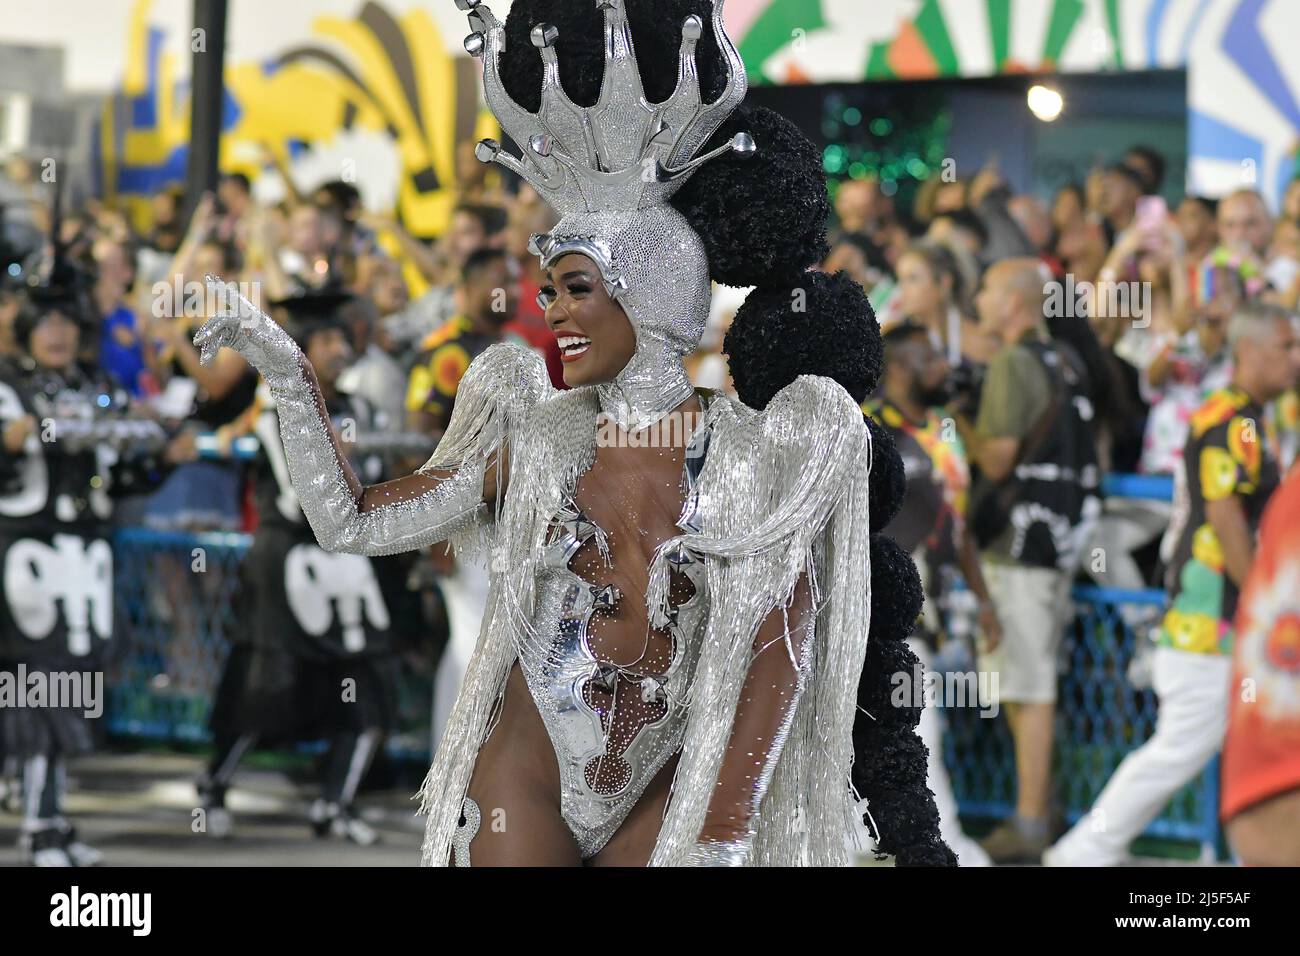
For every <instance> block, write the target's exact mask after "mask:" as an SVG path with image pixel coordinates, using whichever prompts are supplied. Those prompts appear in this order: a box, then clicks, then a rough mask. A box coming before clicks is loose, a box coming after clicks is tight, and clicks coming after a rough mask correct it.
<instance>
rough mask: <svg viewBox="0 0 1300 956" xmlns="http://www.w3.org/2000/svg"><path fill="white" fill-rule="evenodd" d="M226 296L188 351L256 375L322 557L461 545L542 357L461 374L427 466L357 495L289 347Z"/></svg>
mask: <svg viewBox="0 0 1300 956" xmlns="http://www.w3.org/2000/svg"><path fill="white" fill-rule="evenodd" d="M227 296H228V303H229V305H228V307H227V308H223V309H221V310H219V311H220V312H221V314H219V315H218V316H216V317H214V318H213V319H211V320H209V321H208V323H206V324H205V325H204V326H203V328H202V329H200V330H199V332H198V334H197V335H196V336H195V339H194V343H195V345H196V346H197V347H199V348H200V349H201V357H202V360H203V361H204V362H205V363H206V362H208V361H211V359H212V357H213V356H214V355H215V352H216V350H217V349H218V348H220V347H222V346H226V347H229V348H233V349H235V350H236V351H238V352H239V353H240V354H241V355H243V356H244V357H245V358H246V359H247V360H248V361H249V362H250V363H251V364H252V365H253V366H254V367H256V368H257V370H258V371H259V372H261V373H262V377H263V379H264V380H265V382H266V385H267V387H268V388H269V389H270V391H271V394H272V396H273V397H274V399H275V403H276V411H277V413H278V415H279V420H280V435H281V438H282V439H283V441H284V449H285V455H286V458H287V460H288V467H289V477H290V480H291V481H292V483H293V487H294V490H295V491H296V492H297V495H298V500H299V504H300V505H301V507H302V511H303V514H304V515H305V516H306V518H307V521H308V522H309V523H310V525H311V528H312V531H313V532H315V534H316V538H317V540H318V541H319V543H320V546H321V547H322V548H324V549H325V550H327V551H344V552H350V553H354V554H365V555H381V554H396V553H398V552H402V551H411V550H415V549H417V548H422V547H425V546H427V545H430V544H436V543H437V542H440V541H445V540H448V539H453V538H457V537H459V536H465V535H467V533H468V532H471V531H473V530H474V529H475V528H476V527H477V526H479V525H481V524H483V523H486V522H487V521H488V520H489V518H490V515H489V511H488V508H487V506H486V505H485V504H484V502H483V479H484V475H485V472H486V469H487V466H488V459H489V457H491V456H493V455H494V453H496V452H499V451H502V450H503V446H504V439H505V436H506V435H507V433H508V431H509V427H510V426H511V425H512V424H515V423H517V422H518V420H519V419H520V418H522V416H523V414H524V413H525V412H526V410H527V408H528V407H530V406H531V404H534V403H535V402H536V401H537V400H539V399H540V398H541V396H542V394H543V392H544V390H545V389H549V388H550V385H549V382H548V381H547V380H546V379H545V367H544V365H543V364H542V362H541V359H540V357H538V356H536V355H535V354H533V353H531V352H528V351H527V350H524V349H521V348H518V347H514V346H502V345H498V346H494V347H492V348H489V349H488V350H487V351H485V352H484V353H483V354H482V355H480V356H479V357H478V358H477V359H476V360H475V361H474V362H473V363H472V364H471V365H470V368H469V370H468V371H467V372H466V373H465V376H464V378H463V380H462V382H461V387H460V391H459V392H458V395H457V401H456V406H455V410H454V412H453V414H452V419H451V423H450V426H449V427H448V429H447V432H446V434H445V435H444V436H443V439H442V441H441V442H440V443H439V445H438V448H437V450H435V452H434V455H433V457H432V458H431V459H430V460H429V462H428V463H427V464H426V465H425V466H424V467H423V468H421V469H420V470H419V471H418V472H416V473H415V474H413V475H409V476H407V477H405V478H399V479H397V480H396V481H390V482H386V483H384V484H381V485H374V486H371V487H369V488H363V487H362V486H361V483H360V482H359V481H358V479H357V477H356V475H355V474H354V473H353V471H352V468H351V466H350V465H349V464H348V461H347V456H346V455H345V454H344V453H343V449H342V446H341V445H340V443H339V439H338V436H337V435H336V434H335V432H334V429H333V426H332V425H331V424H330V420H329V415H328V414H327V412H326V409H325V402H324V399H323V397H322V396H321V391H320V386H319V384H318V383H317V381H316V374H315V372H314V371H313V370H312V368H311V366H310V364H308V362H307V359H306V357H305V356H304V355H303V354H302V351H301V350H300V349H299V348H298V346H297V343H295V342H294V341H293V339H292V338H291V337H290V336H289V335H288V334H287V333H286V332H285V331H284V330H283V329H282V328H280V326H279V325H277V324H276V322H275V321H274V320H273V319H271V318H270V317H269V316H267V315H266V314H265V313H263V312H261V311H260V310H258V309H257V308H256V307H254V306H253V305H252V304H251V303H249V302H248V300H247V299H244V298H243V297H242V296H238V295H234V296H230V294H229V293H227ZM521 353H522V354H521ZM529 359H531V360H532V361H531V363H530V362H529ZM530 365H531V366H532V367H531V368H530V367H529V366H530ZM539 376H540V378H539Z"/></svg>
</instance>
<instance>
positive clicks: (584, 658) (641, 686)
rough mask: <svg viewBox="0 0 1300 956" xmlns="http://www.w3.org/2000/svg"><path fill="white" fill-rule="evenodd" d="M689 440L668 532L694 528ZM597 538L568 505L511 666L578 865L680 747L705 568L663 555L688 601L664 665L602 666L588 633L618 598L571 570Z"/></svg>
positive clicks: (698, 454) (675, 610) (697, 451)
mask: <svg viewBox="0 0 1300 956" xmlns="http://www.w3.org/2000/svg"><path fill="white" fill-rule="evenodd" d="M708 435H709V433H708V431H707V429H702V430H701V431H699V432H697V433H696V435H695V436H694V438H693V440H692V441H691V443H690V445H689V447H688V448H687V451H686V461H685V465H684V468H683V470H684V473H685V485H686V501H685V504H684V506H683V509H682V514H681V517H680V518H679V519H678V522H677V526H678V527H679V528H680V529H682V530H683V531H691V530H698V525H697V524H696V518H695V516H696V512H697V509H698V501H697V491H696V487H695V480H696V477H697V476H698V475H699V472H700V469H701V468H702V466H703V461H704V454H705V451H706V450H707V447H708ZM602 535H603V532H602V530H601V529H600V528H599V527H597V525H596V524H595V523H594V522H593V521H592V520H591V519H590V518H589V517H588V516H587V515H585V514H583V513H582V512H581V511H580V510H578V509H577V508H576V507H568V508H565V509H564V510H562V511H561V513H560V514H558V515H557V516H556V517H555V519H554V521H553V522H552V533H551V536H550V541H549V543H548V545H547V548H546V553H545V556H544V559H543V561H542V562H541V564H540V566H539V569H538V580H537V604H536V606H535V612H534V615H533V620H532V622H531V624H532V627H531V628H530V632H531V635H532V637H531V638H530V639H528V640H525V641H524V642H523V643H522V646H521V647H520V648H519V664H520V669H521V670H522V672H523V675H524V679H525V680H526V682H527V684H528V687H529V690H530V692H531V693H532V696H533V700H534V702H535V704H536V706H537V710H538V712H539V713H540V715H541V717H542V721H543V723H544V724H545V725H546V729H547V732H548V734H549V735H550V738H551V743H552V745H553V746H554V748H555V756H556V762H557V764H558V766H559V771H560V811H561V815H562V816H563V818H564V820H565V823H566V824H567V825H568V826H569V829H570V830H571V831H572V833H573V835H574V838H575V839H576V840H577V842H578V846H579V849H580V851H581V854H582V856H583V858H584V859H585V858H587V857H590V856H592V855H594V854H595V853H597V852H598V851H599V850H600V849H601V848H602V847H603V846H604V845H605V843H606V842H607V841H608V840H609V838H610V837H611V836H613V834H614V833H615V831H617V830H618V828H619V826H620V825H621V824H622V823H623V821H624V819H626V817H627V815H628V814H629V813H630V812H631V810H632V808H633V807H634V806H635V805H636V803H637V800H638V799H639V798H640V797H641V794H642V793H643V792H644V791H645V789H646V787H647V786H648V784H649V783H650V781H651V780H653V779H654V777H655V775H656V774H657V773H658V772H659V770H660V769H661V768H662V767H663V766H664V764H665V763H667V762H668V760H669V759H671V758H672V756H673V755H674V754H675V753H677V751H678V750H679V749H680V748H681V742H682V733H683V730H684V728H685V724H686V719H685V718H686V708H685V704H684V701H683V696H684V695H683V692H684V689H685V687H686V685H687V684H688V683H689V681H690V677H691V674H692V673H693V672H694V669H695V664H696V660H697V659H698V656H699V649H700V646H699V645H700V640H699V634H698V631H699V627H700V624H701V623H702V621H703V620H704V618H705V610H706V602H707V596H706V594H705V591H704V573H703V572H704V567H703V565H702V564H701V563H700V562H699V560H698V559H696V558H695V557H694V556H692V555H691V554H690V553H689V552H687V551H685V550H684V549H682V550H680V552H679V553H676V554H674V555H672V556H670V560H671V561H672V563H673V566H674V569H675V570H676V571H678V572H680V573H681V574H682V575H683V576H684V577H685V578H686V580H688V581H689V582H690V584H691V585H692V586H693V588H694V594H693V595H692V596H691V597H690V598H689V599H688V600H686V601H684V602H683V603H681V604H678V605H675V606H673V607H672V609H671V612H670V615H669V623H668V626H667V628H666V631H667V633H668V635H669V637H670V638H671V652H670V654H669V659H668V661H667V665H666V666H664V667H659V666H654V667H636V666H630V667H629V666H622V665H617V664H614V663H612V662H610V661H608V660H603V659H601V657H600V655H599V653H598V652H597V651H594V650H593V647H592V642H591V640H590V636H591V635H590V632H591V627H592V623H593V619H594V618H595V616H596V615H599V614H602V613H606V612H608V611H610V610H612V609H613V608H614V606H615V605H616V604H617V602H618V601H619V600H620V599H622V597H623V596H622V595H621V594H620V593H619V591H618V589H617V588H616V587H614V586H612V585H605V586H603V587H602V586H598V585H596V584H593V583H591V582H590V581H587V580H586V579H584V578H583V577H581V576H580V575H579V574H577V573H575V572H574V571H573V570H572V569H571V568H570V561H571V560H572V559H573V557H574V556H575V555H576V554H577V553H578V551H579V550H580V549H581V548H582V546H583V545H584V544H585V543H587V542H588V541H591V540H592V539H597V541H599V540H600V539H601V538H602Z"/></svg>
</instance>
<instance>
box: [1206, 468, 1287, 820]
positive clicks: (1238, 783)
mask: <svg viewBox="0 0 1300 956" xmlns="http://www.w3.org/2000/svg"><path fill="white" fill-rule="evenodd" d="M1236 625H1237V626H1236V633H1237V641H1236V647H1235V649H1234V657H1233V679H1232V684H1231V686H1232V687H1233V688H1240V689H1241V690H1240V691H1239V692H1237V693H1233V694H1231V695H1230V697H1229V711H1228V735H1227V738H1226V739H1225V740H1224V743H1223V799H1222V801H1221V805H1220V812H1221V814H1222V816H1223V818H1224V819H1225V820H1230V819H1231V818H1232V817H1234V816H1236V815H1237V814H1238V813H1240V812H1241V811H1243V810H1246V809H1249V808H1250V807H1252V806H1254V805H1255V804H1257V803H1260V802H1262V801H1264V800H1268V799H1270V798H1272V797H1275V796H1277V795H1279V794H1281V793H1285V792H1286V791H1288V790H1294V789H1296V788H1300V472H1292V473H1291V476H1290V477H1289V478H1287V480H1286V482H1285V483H1284V484H1283V485H1282V487H1281V488H1279V489H1278V492H1277V494H1276V495H1274V497H1273V501H1272V502H1271V503H1270V504H1269V506H1268V511H1267V512H1265V514H1264V521H1263V525H1262V527H1261V529H1260V535H1259V550H1258V551H1257V552H1256V553H1255V560H1254V561H1253V562H1252V563H1251V568H1250V576H1249V577H1248V578H1247V579H1246V586H1245V588H1243V589H1242V592H1241V601H1240V603H1239V605H1238V607H1237V622H1236ZM1247 690H1249V691H1250V692H1249V693H1247V692H1246V691H1247Z"/></svg>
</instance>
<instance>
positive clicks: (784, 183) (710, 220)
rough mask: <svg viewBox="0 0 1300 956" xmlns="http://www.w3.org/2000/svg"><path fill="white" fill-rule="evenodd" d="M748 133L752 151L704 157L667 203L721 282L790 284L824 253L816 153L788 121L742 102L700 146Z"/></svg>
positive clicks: (822, 191)
mask: <svg viewBox="0 0 1300 956" xmlns="http://www.w3.org/2000/svg"><path fill="white" fill-rule="evenodd" d="M742 132H743V133H749V134H750V135H751V136H753V138H754V143H755V144H756V145H757V147H758V149H757V151H756V152H754V153H752V154H751V155H749V156H748V157H743V158H742V157H741V156H738V155H736V154H735V153H727V154H725V155H723V156H720V157H718V158H717V159H714V160H710V161H709V162H708V163H705V164H704V165H703V166H702V167H701V168H700V169H698V170H696V172H695V174H694V175H693V176H692V177H691V178H690V180H689V181H687V183H686V185H685V186H683V187H682V188H681V189H680V190H678V191H677V193H676V195H674V196H673V198H672V200H671V203H672V205H673V206H674V207H676V208H677V210H678V211H679V212H681V213H682V215H684V216H685V217H686V218H687V220H688V221H689V222H690V224H691V227H692V228H693V229H694V230H695V231H696V232H697V233H698V234H699V236H700V238H701V239H702V240H703V241H704V247H705V249H707V250H708V253H709V274H710V275H712V276H713V279H714V281H715V282H720V283H722V284H723V285H730V286H738V287H742V288H743V287H745V286H751V285H757V286H776V285H792V284H794V283H796V282H798V281H799V280H800V276H801V275H802V273H803V272H804V270H805V269H807V268H808V267H809V266H811V265H814V264H816V263H818V262H821V261H822V260H823V259H825V258H826V256H827V254H828V253H829V252H830V249H829V247H828V246H827V244H826V223H827V221H828V220H829V219H830V215H831V207H830V199H829V197H828V195H827V192H826V175H825V173H824V171H823V170H822V158H821V153H820V152H819V151H818V149H817V147H816V146H814V145H813V144H812V142H810V141H809V139H808V137H806V136H804V134H803V133H801V132H800V131H799V128H798V127H796V126H795V125H794V124H793V123H791V122H790V121H789V120H787V119H786V118H785V117H784V116H782V115H781V114H779V113H774V112H773V111H772V110H769V109H767V108H766V107H762V106H750V105H742V106H741V107H740V108H739V109H738V110H736V112H735V113H733V114H732V115H731V117H730V118H729V119H728V120H727V121H726V122H725V123H723V124H722V126H721V127H720V128H719V129H718V131H717V132H716V133H714V134H713V138H712V139H711V140H710V141H709V142H708V144H707V145H706V146H705V148H704V149H702V150H701V151H700V152H701V153H704V152H708V151H709V150H712V149H716V148H717V147H719V146H722V145H724V144H725V143H726V142H727V140H729V139H730V138H731V137H732V136H734V135H735V134H736V133H742Z"/></svg>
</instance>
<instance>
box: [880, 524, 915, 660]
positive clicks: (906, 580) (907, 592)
mask: <svg viewBox="0 0 1300 956" xmlns="http://www.w3.org/2000/svg"><path fill="white" fill-rule="evenodd" d="M924 600H925V593H924V592H923V591H922V590H921V576H920V575H919V574H917V572H916V565H915V564H913V563H912V556H911V555H909V554H908V553H907V552H906V551H904V550H903V549H902V548H901V547H899V545H898V542H896V541H895V540H894V539H893V538H891V537H889V536H888V535H883V534H873V535H872V536H871V640H873V641H901V640H903V639H904V638H906V637H907V636H908V635H909V634H911V633H912V630H913V628H915V627H916V619H917V618H918V617H920V616H921V605H922V604H923V603H924Z"/></svg>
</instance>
